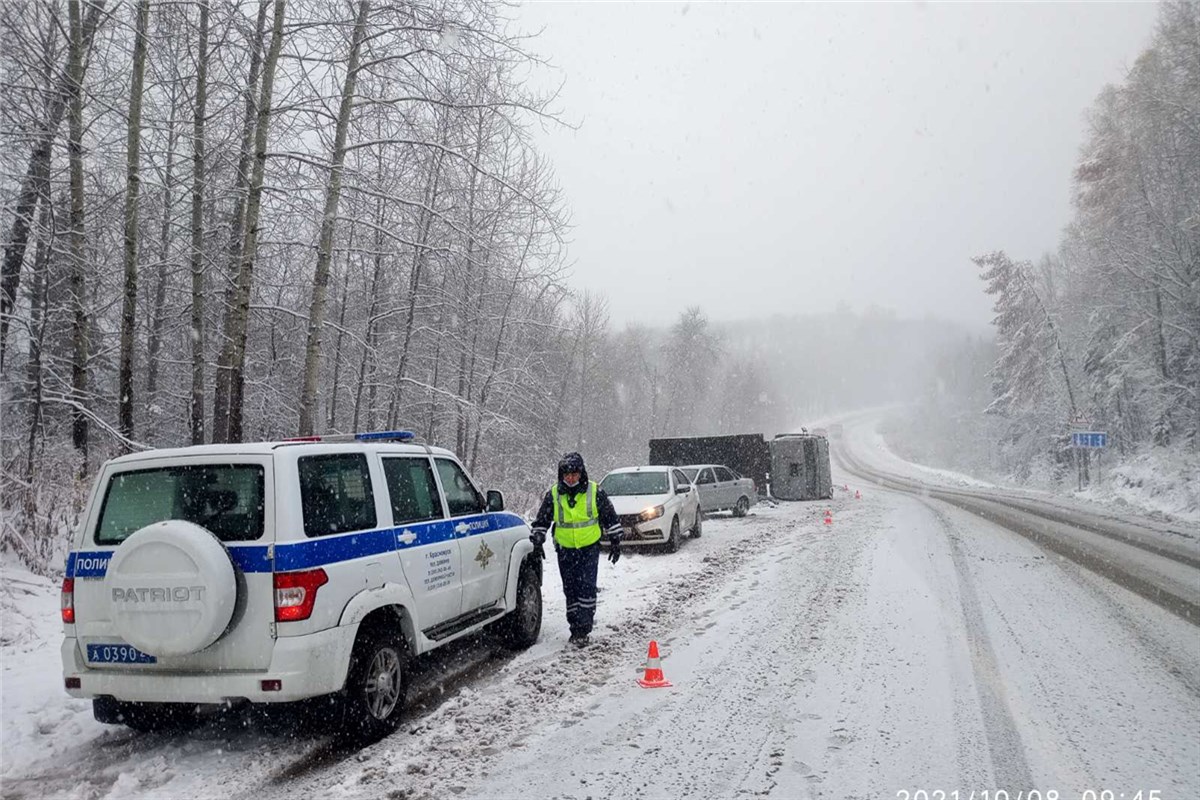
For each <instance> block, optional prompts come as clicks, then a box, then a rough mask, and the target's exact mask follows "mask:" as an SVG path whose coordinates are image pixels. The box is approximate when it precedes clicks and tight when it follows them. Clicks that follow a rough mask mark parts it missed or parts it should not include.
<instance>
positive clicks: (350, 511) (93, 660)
mask: <svg viewBox="0 0 1200 800" xmlns="http://www.w3.org/2000/svg"><path fill="white" fill-rule="evenodd" d="M411 438H412V435H411V434H408V433H406V432H383V433H368V434H357V435H351V436H347V437H308V438H306V439H304V440H292V441H286V442H264V443H253V444H231V445H208V446H196V447H187V448H179V449H171V450H152V451H148V452H144V453H137V454H133V455H127V456H122V457H121V458H116V459H113V460H111V461H109V462H107V463H106V464H105V465H104V466H103V468H102V469H101V470H100V474H99V476H98V477H97V480H96V483H95V486H94V488H93V490H92V495H91V499H90V501H89V503H88V507H87V510H86V512H85V515H84V517H83V519H82V521H81V524H80V526H79V529H78V530H77V531H76V532H75V536H74V541H73V542H72V548H71V552H70V553H69V555H68V558H67V565H66V572H65V577H64V579H63V593H62V618H63V623H64V627H65V634H66V635H65V638H64V640H63V645H62V662H63V674H64V678H65V686H66V690H67V692H68V693H69V694H70V695H72V696H74V697H88V698H93V706H94V710H95V715H96V718H97V719H99V720H100V721H101V722H124V723H125V724H127V725H130V726H131V727H134V728H139V729H151V728H155V727H161V726H164V725H176V724H179V721H180V720H179V717H180V716H181V715H183V714H185V713H186V711H187V710H188V709H191V708H193V707H194V706H195V705H196V704H228V703H231V702H242V701H249V702H251V703H280V702H289V701H296V700H302V699H307V698H314V697H322V696H326V695H328V696H331V698H333V699H335V700H337V701H338V702H339V704H340V705H341V707H342V709H343V710H344V721H345V723H346V725H347V726H348V727H350V728H352V729H354V730H356V731H358V732H361V733H363V734H366V735H379V734H381V733H386V732H387V731H388V730H391V729H393V728H394V727H395V725H397V724H398V722H399V719H400V714H401V710H402V707H403V703H404V693H405V688H406V682H407V673H408V669H407V664H408V661H409V659H410V658H412V657H413V656H416V655H419V654H421V653H424V652H426V651H429V650H432V649H434V648H437V647H440V646H442V645H444V644H446V643H448V642H451V641H454V640H455V639H458V638H460V637H463V636H467V635H469V634H471V633H473V632H475V631H478V630H479V629H481V628H483V627H484V626H487V625H489V624H491V623H497V627H498V628H500V629H501V633H502V634H503V635H504V637H505V642H506V643H507V644H509V645H510V646H512V647H518V648H523V647H528V646H529V645H531V644H533V642H535V641H536V640H537V637H538V634H539V632H540V629H541V613H542V598H541V578H542V573H541V560H540V558H538V557H537V556H536V554H534V553H533V545H532V544H531V542H530V541H529V528H528V526H527V525H526V524H525V522H524V521H523V520H522V519H521V518H520V517H518V516H516V515H514V514H511V513H508V512H506V511H504V500H503V497H502V496H501V494H500V493H499V492H495V491H491V492H487V494H486V495H484V494H483V493H482V492H480V491H479V489H478V488H476V486H475V484H474V482H473V481H472V480H471V478H470V476H469V475H468V474H467V471H466V470H465V469H464V468H463V466H462V464H461V463H459V461H458V459H457V458H456V457H455V456H454V454H453V453H451V452H450V451H448V450H444V449H441V448H437V447H429V446H425V445H418V444H412V443H411V442H410V441H409V440H411ZM338 439H341V441H338Z"/></svg>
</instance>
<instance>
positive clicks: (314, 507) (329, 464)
mask: <svg viewBox="0 0 1200 800" xmlns="http://www.w3.org/2000/svg"><path fill="white" fill-rule="evenodd" d="M298 466H299V469H300V503H301V505H302V506H303V508H304V535H305V536H330V535H332V534H335V533H347V532H349V531H365V530H368V529H370V528H374V527H375V494H374V492H373V491H372V490H371V472H370V470H369V469H368V468H367V457H366V456H364V455H363V454H362V453H335V454H331V455H324V456H304V457H302V458H301V459H300V461H299V464H298Z"/></svg>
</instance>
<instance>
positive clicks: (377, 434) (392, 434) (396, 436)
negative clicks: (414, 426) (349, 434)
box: [354, 431, 417, 442]
mask: <svg viewBox="0 0 1200 800" xmlns="http://www.w3.org/2000/svg"><path fill="white" fill-rule="evenodd" d="M416 437H417V435H416V434H415V433H413V432H412V431H367V432H366V433H356V434H354V438H355V439H357V440H358V441H360V442H377V441H380V440H386V441H389V442H407V441H408V440H409V439H415V438H416Z"/></svg>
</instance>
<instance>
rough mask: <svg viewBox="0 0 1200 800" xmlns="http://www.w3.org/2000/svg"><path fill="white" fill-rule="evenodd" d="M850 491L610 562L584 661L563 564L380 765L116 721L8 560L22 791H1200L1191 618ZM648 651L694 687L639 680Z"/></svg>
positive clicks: (325, 743)
mask: <svg viewBox="0 0 1200 800" xmlns="http://www.w3.org/2000/svg"><path fill="white" fill-rule="evenodd" d="M835 479H836V482H837V483H838V485H839V486H841V485H843V484H846V483H849V485H850V491H849V492H846V491H842V490H839V491H837V492H835V498H834V499H833V500H832V501H830V502H829V503H791V504H783V505H780V506H778V507H775V508H767V507H761V506H760V507H758V508H756V509H755V510H754V512H753V514H752V516H750V517H749V518H747V519H744V520H736V519H732V518H729V517H728V516H720V517H715V518H712V519H710V520H708V521H707V523H706V525H705V529H704V536H703V537H702V538H701V539H698V540H690V541H686V542H685V543H684V547H683V548H682V550H681V551H680V552H679V553H677V554H675V555H666V554H657V553H654V554H651V553H645V554H643V553H631V554H629V555H627V556H626V557H625V558H623V559H622V560H621V562H620V563H619V564H618V565H616V566H615V567H613V566H612V565H610V564H608V563H607V562H604V563H602V564H601V569H600V576H601V581H600V583H601V592H600V609H599V617H598V630H597V633H598V636H597V641H596V643H595V644H594V645H593V646H592V647H590V648H588V649H586V650H583V651H575V650H570V649H566V647H565V643H566V636H567V631H566V626H565V622H564V620H563V601H562V596H561V593H560V592H561V588H560V584H559V581H558V576H557V570H556V568H555V567H554V565H553V561H552V560H551V561H548V562H547V567H548V568H547V571H546V585H545V587H544V591H545V597H546V615H545V622H544V627H543V636H542V639H541V641H540V642H539V643H538V644H537V645H535V646H534V647H533V648H531V649H530V650H529V651H527V652H525V653H521V654H518V655H516V656H509V655H502V654H500V653H499V652H497V651H496V650H495V649H494V648H493V647H491V646H490V645H489V644H487V643H484V642H481V643H475V644H470V645H464V646H462V647H459V648H457V649H456V650H454V651H453V652H452V653H451V654H449V655H446V656H443V658H442V659H440V660H432V661H430V662H428V663H426V664H424V665H423V669H424V672H423V673H422V675H421V676H420V678H419V679H418V686H417V687H416V697H415V703H414V707H413V709H412V710H411V712H410V716H409V719H408V722H406V723H405V724H404V725H403V726H402V728H401V730H400V731H399V732H397V733H396V734H395V735H393V736H391V737H389V738H387V739H385V740H383V741H382V742H379V743H377V744H375V745H372V746H370V747H367V748H365V749H362V750H355V749H353V748H352V747H345V746H342V745H341V744H340V743H339V742H338V740H337V739H336V738H329V737H321V736H318V735H313V734H310V735H307V736H301V737H295V738H290V737H287V736H284V735H281V734H279V733H277V732H276V731H275V730H274V728H271V727H269V726H263V725H260V724H258V723H256V722H255V721H253V720H248V719H246V718H244V717H238V718H236V719H234V720H233V721H230V720H224V721H218V722H213V723H211V724H209V725H207V726H205V727H203V728H201V729H200V730H198V731H196V732H193V733H191V734H188V735H178V736H167V735H138V734H134V733H131V732H129V731H125V730H122V729H119V728H112V727H108V726H101V725H98V724H97V723H95V722H93V721H92V720H91V719H90V712H89V710H88V708H87V706H86V704H83V703H80V702H78V701H72V700H70V699H68V698H66V697H65V695H63V694H62V692H61V690H60V688H59V683H60V680H61V678H60V676H59V668H58V654H57V647H58V637H59V625H58V622H57V616H58V610H57V605H58V600H57V587H56V586H55V585H53V584H52V583H51V582H49V581H46V580H44V579H41V578H37V577H35V576H31V575H28V574H27V573H21V572H19V571H17V570H14V569H10V568H6V570H5V575H4V581H3V584H4V585H3V589H2V591H3V593H4V594H3V597H4V640H3V656H4V685H3V690H4V695H3V712H4V728H3V736H4V741H3V772H2V773H0V777H2V780H3V795H4V796H5V797H42V796H63V797H78V798H102V797H112V798H138V797H189V798H207V797H221V798H223V800H224V799H225V798H237V797H253V798H255V800H269V799H270V798H275V797H278V798H284V797H286V798H295V797H309V796H321V797H333V798H336V797H348V798H349V797H353V798H358V797H364V798H365V797H370V798H425V797H428V798H444V797H457V796H462V797H479V798H506V797H519V798H523V799H527V798H541V797H547V798H549V797H554V798H581V799H582V798H586V797H595V798H600V797H646V798H659V797H663V798H666V797H670V798H675V797H682V796H689V797H696V798H724V797H737V796H753V795H760V796H770V797H780V798H808V797H814V798H817V797H819V798H845V797H861V798H876V797H879V798H883V797H890V798H895V797H898V796H899V795H898V794H897V793H898V792H899V791H901V790H908V791H916V790H919V789H925V790H926V791H929V792H932V791H933V790H937V789H941V790H944V791H946V792H950V791H952V790H954V789H959V790H961V791H963V792H966V791H969V790H972V789H974V790H976V791H982V790H991V791H992V792H993V796H994V791H995V790H996V789H1002V788H1003V789H1014V790H1015V789H1020V788H1024V789H1030V788H1035V789H1040V790H1041V791H1042V792H1043V793H1045V792H1048V791H1049V790H1056V791H1057V792H1058V793H1059V796H1060V797H1062V798H1067V797H1081V796H1082V792H1083V791H1084V790H1088V789H1093V790H1097V791H1098V790H1101V789H1107V790H1111V791H1113V792H1114V793H1115V794H1114V797H1119V796H1121V795H1120V793H1121V792H1124V793H1125V795H1124V796H1125V797H1129V798H1131V797H1133V796H1134V793H1135V792H1137V791H1138V790H1143V791H1148V790H1151V789H1158V790H1160V795H1159V796H1160V797H1161V798H1163V800H1168V799H1170V798H1179V799H1181V800H1189V799H1190V798H1195V797H1200V758H1198V757H1197V754H1198V753H1200V635H1198V634H1197V629H1196V627H1195V626H1194V625H1192V624H1190V623H1188V622H1185V621H1183V620H1181V619H1179V618H1178V617H1176V616H1174V615H1171V614H1169V613H1167V612H1165V611H1163V610H1162V609H1161V608H1159V607H1158V606H1156V605H1154V604H1152V603H1150V602H1148V601H1146V600H1143V599H1141V598H1140V597H1138V596H1136V595H1133V594H1131V593H1129V592H1127V591H1125V590H1124V589H1121V588H1119V587H1117V586H1116V585H1114V584H1112V583H1110V582H1109V581H1106V580H1104V579H1102V578H1098V577H1096V576H1095V575H1093V574H1092V573H1089V572H1086V571H1084V570H1083V569H1081V568H1079V567H1077V566H1075V565H1074V564H1072V563H1071V562H1068V561H1063V560H1061V559H1059V558H1057V557H1055V556H1053V555H1047V553H1046V552H1044V551H1042V550H1041V549H1039V548H1038V547H1037V546H1035V545H1033V544H1031V543H1030V542H1028V541H1027V540H1025V539H1023V538H1021V537H1019V536H1017V535H1015V534H1013V533H1010V532H1009V531H1006V530H1004V529H1002V528H999V527H997V526H995V525H993V524H991V523H989V522H987V521H984V520H981V519H980V518H978V517H975V516H972V515H969V514H966V513H965V512H962V511H960V510H958V509H955V508H952V507H949V506H946V505H944V504H942V503H939V502H937V501H935V500H930V499H926V498H920V497H914V496H912V495H906V494H900V493H896V492H891V491H887V490H882V489H878V488H876V487H874V486H872V485H868V484H862V483H855V482H854V480H853V479H852V478H850V477H849V476H846V475H840V474H838V475H835ZM855 489H861V490H862V492H863V498H862V499H861V500H855V499H854V498H853V493H854V490H855ZM826 508H829V509H830V510H831V511H832V515H833V524H832V525H825V524H823V523H822V520H821V517H822V512H823V511H824V510H825V509H826ZM652 638H653V639H657V640H658V641H659V644H660V646H661V648H662V653H663V662H662V666H663V669H664V670H665V672H666V676H667V678H668V679H669V680H671V681H672V682H673V683H674V687H673V688H670V689H656V690H647V689H642V688H640V687H639V686H638V685H637V684H636V682H635V679H636V678H637V677H638V675H639V674H640V669H641V668H642V667H643V666H644V657H645V651H646V646H647V643H648V641H649V640H650V639H652ZM303 725H304V722H303V720H300V721H298V722H297V723H296V726H297V727H301V726H303ZM964 796H965V794H964ZM977 796H978V795H977ZM1013 796H1015V794H1014V795H1013ZM1043 796H1045V795H1043ZM1143 797H1144V798H1145V797H1148V795H1145V794H1144V795H1143Z"/></svg>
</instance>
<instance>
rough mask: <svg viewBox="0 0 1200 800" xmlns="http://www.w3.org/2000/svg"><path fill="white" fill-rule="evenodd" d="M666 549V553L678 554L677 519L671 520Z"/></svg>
mask: <svg viewBox="0 0 1200 800" xmlns="http://www.w3.org/2000/svg"><path fill="white" fill-rule="evenodd" d="M666 547H667V552H668V553H677V552H679V517H675V518H673V519H672V520H671V534H670V536H668V537H667V544H666Z"/></svg>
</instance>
